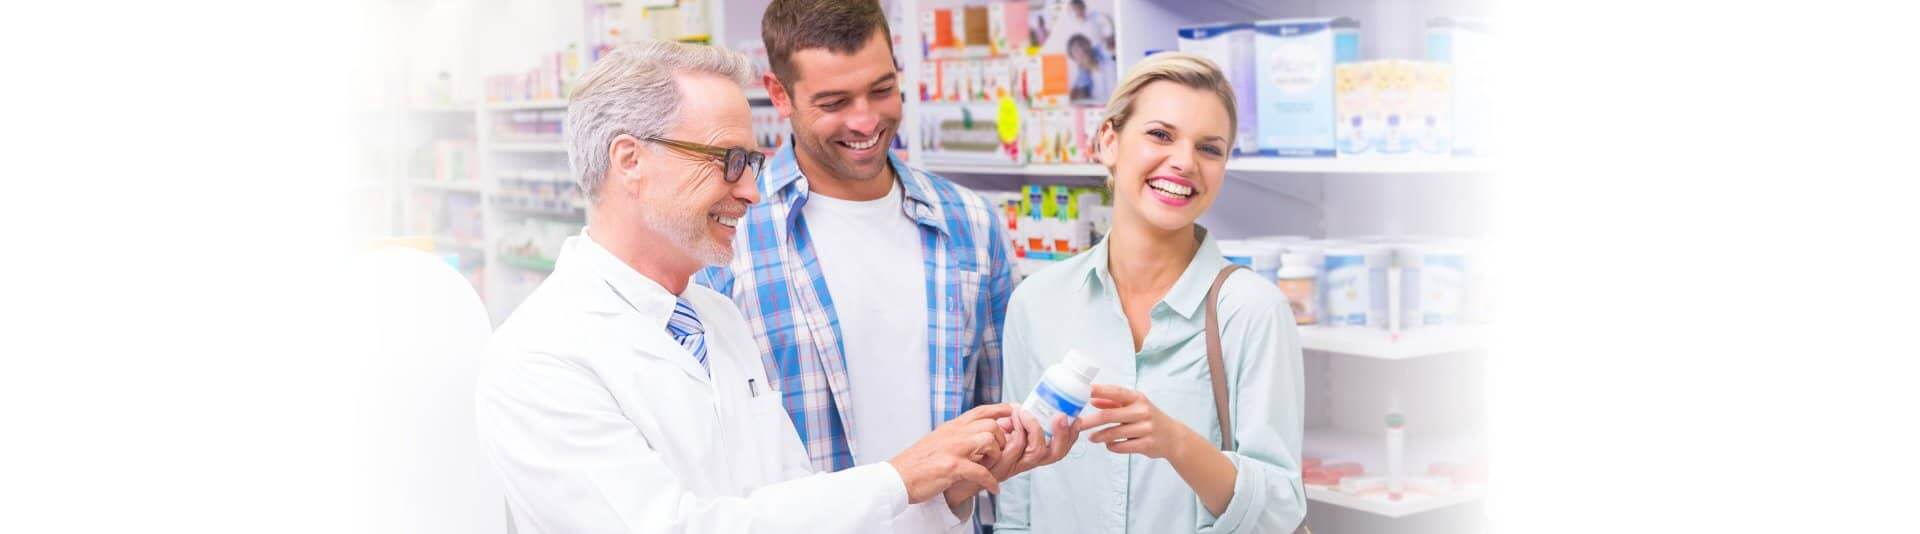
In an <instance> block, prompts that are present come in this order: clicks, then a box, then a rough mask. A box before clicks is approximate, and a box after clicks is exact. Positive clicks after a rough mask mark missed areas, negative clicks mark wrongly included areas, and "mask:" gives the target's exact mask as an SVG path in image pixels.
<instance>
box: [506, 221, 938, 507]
mask: <svg viewBox="0 0 1920 534" xmlns="http://www.w3.org/2000/svg"><path fill="white" fill-rule="evenodd" d="M684 296H685V297H686V299H687V300H688V302H689V303H690V304H691V305H692V306H693V308H694V310H695V311H696V312H697V313H698V314H699V315H700V318H701V322H702V325H703V326H704V327H705V329H706V331H707V334H706V342H707V354H708V357H707V358H708V362H709V365H710V366H711V368H712V375H711V379H709V376H708V372H707V371H706V370H704V369H701V367H700V364H699V362H697V361H696V360H694V358H693V356H692V355H691V354H689V353H688V352H687V350H686V349H684V348H682V347H681V346H680V344H679V343H677V342H675V341H674V340H673V338H672V337H670V336H668V335H667V333H666V321H667V317H668V316H670V314H671V313H672V311H673V306H674V301H675V297H674V295H672V294H669V293H667V291H666V290H665V289H664V288H662V287H661V286H660V285H659V284H657V283H655V282H654V281H652V280H650V279H647V278H646V277H644V276H641V275H640V274H639V273H638V272H636V271H634V270H633V269H632V268H631V267H629V266H627V265H626V264H625V263H623V262H620V261H619V260H617V259H615V258H614V256H613V255H612V254H611V253H609V252H607V250H606V249H605V248H602V247H601V246H599V245H598V244H595V243H593V242H592V241H591V240H590V239H589V238H588V237H587V236H586V233H585V232H582V233H581V235H579V236H576V237H572V238H569V239H568V240H567V243H566V244H565V247H564V248H563V250H562V252H561V254H560V257H559V259H558V262H557V264H556V266H555V269H554V272H553V275H552V276H550V277H549V278H548V279H547V280H546V281H545V282H544V283H542V284H540V287H539V288H538V289H536V290H535V291H534V292H533V294H532V295H531V296H529V297H528V298H527V299H526V301H525V302H524V303H522V304H521V305H520V307H519V309H518V310H516V311H515V312H514V314H513V316H512V317H510V318H509V319H508V320H507V321H506V323H505V324H502V325H501V326H500V328H499V329H498V330H497V331H496V332H495V333H494V335H493V337H492V339H491V340H490V343H489V346H488V350H487V355H486V360H487V361H486V363H485V365H484V367H483V369H482V371H481V373H480V378H479V384H478V388H477V391H476V402H477V410H478V413H477V417H478V426H479V432H480V439H481V442H482V448H483V449H484V450H485V452H486V454H487V456H488V459H489V461H490V462H491V463H492V464H493V465H494V466H495V467H496V468H497V469H496V470H497V471H498V472H499V474H500V475H501V476H502V478H503V482H504V483H505V488H506V494H507V504H508V508H509V509H510V510H511V512H512V515H513V518H514V523H515V526H516V527H517V528H518V530H519V531H520V532H522V533H526V534H537V533H575V532H662V533H665V532H889V531H900V532H942V531H964V530H970V528H971V527H970V526H969V522H967V521H963V520H962V519H961V518H958V517H955V516H954V515H953V513H952V512H951V511H949V510H948V509H947V505H946V502H945V500H944V499H942V498H938V497H936V498H934V499H932V500H930V501H928V502H924V503H921V504H918V505H911V506H909V505H908V504H907V494H906V486H905V484H904V483H903V482H902V480H901V478H900V475H899V473H898V472H897V471H895V470H894V469H893V467H892V466H891V465H889V464H887V463H884V462H883V463H876V464H870V465H865V466H860V467H855V468H852V469H848V470H845V471H841V472H837V473H831V474H818V475H816V474H813V473H812V470H811V467H810V464H809V463H808V461H807V458H806V450H805V449H804V448H803V447H802V446H801V444H800V438H799V435H798V433H796V432H795V431H794V429H793V423H792V422H791V420H789V419H788V417H787V413H786V411H785V410H784V409H783V408H782V407H781V404H780V395H779V394H778V393H776V392H774V391H772V390H771V388H768V387H767V377H766V371H765V369H764V368H763V367H762V365H761V363H760V362H761V359H760V356H759V348H758V346H757V345H756V344H755V343H754V341H753V338H752V337H751V336H752V335H753V334H752V333H751V332H750V331H749V330H748V328H749V327H748V326H747V323H746V319H744V318H743V317H742V316H741V315H740V312H739V310H737V309H735V308H734V305H733V303H732V301H730V300H729V299H727V298H726V297H724V296H721V295H720V294H719V293H715V292H713V291H712V290H710V289H707V288H705V287H700V286H690V287H688V288H687V290H686V291H685V292H684Z"/></svg>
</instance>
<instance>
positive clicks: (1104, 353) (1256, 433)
mask: <svg viewBox="0 0 1920 534" xmlns="http://www.w3.org/2000/svg"><path fill="white" fill-rule="evenodd" d="M1200 232H1202V233H1203V234H1204V232H1205V230H1204V229H1201V230H1200ZM1224 266H1226V259H1225V258H1224V257H1222V256H1221V255H1220V248H1219V245H1218V244H1217V243H1215V241H1214V239H1213V238H1212V237H1211V236H1205V237H1203V239H1202V241H1201V244H1200V251H1199V253H1198V254H1196V255H1195V256H1194V259H1193V262H1192V263H1191V264H1189V265H1188V266H1187V270H1186V272H1185V273H1182V274H1181V275H1180V279H1179V280H1178V281H1176V282H1175V283H1174V285H1173V288H1172V290H1170V291H1169V292H1168V293H1167V296H1166V297H1165V298H1164V299H1162V300H1161V301H1160V303H1159V304H1156V305H1154V307H1153V310H1152V312H1151V316H1150V317H1151V321H1152V325H1151V328H1150V330H1149V331H1148V333H1147V336H1146V340H1145V342H1144V343H1142V350H1140V351H1139V352H1138V353H1135V352H1134V351H1133V337H1132V334H1131V332H1130V331H1129V330H1128V328H1127V320H1126V316H1125V315H1124V314H1123V313H1122V312H1121V310H1120V300H1119V297H1118V295H1117V294H1116V292H1115V290H1114V285H1113V276H1112V274H1111V273H1109V272H1108V270H1107V245H1106V243H1105V242H1102V243H1101V244H1099V245H1096V246H1094V247H1093V248H1092V249H1089V250H1088V251H1086V252H1084V253H1082V254H1080V255H1078V256H1074V257H1073V258H1070V259H1067V260H1065V261H1062V262H1060V263H1059V264H1056V265H1053V266H1050V267H1047V268H1046V269H1043V270H1041V271H1040V272H1038V273H1035V274H1034V275H1033V276H1032V277H1030V278H1028V279H1027V280H1026V281H1025V282H1022V283H1021V284H1020V286H1019V287H1018V288H1017V289H1015V290H1014V292H1013V298H1012V301H1011V302H1010V303H1008V305H1007V323H1006V337H1005V345H1004V346H1005V351H1004V357H1005V361H1006V377H1005V380H1004V382H1003V384H1004V387H1005V389H1004V394H1003V396H1002V397H1001V398H1003V399H1006V400H1007V401H1008V402H1021V401H1024V400H1026V398H1027V395H1028V394H1030V393H1031V392H1032V391H1033V386H1034V384H1035V383H1036V382H1037V381H1038V380H1039V379H1040V375H1041V373H1043V372H1044V371H1045V370H1046V368H1047V366H1049V365H1052V364H1054V363H1058V362H1059V361H1060V360H1061V359H1063V358H1064V357H1065V356H1066V352H1067V350H1068V349H1078V350H1079V351H1080V352H1081V353H1082V354H1085V355H1087V356H1088V357H1090V358H1092V359H1093V361H1094V362H1096V363H1097V364H1098V365H1099V366H1100V372H1099V375H1098V376H1097V377H1096V378H1095V380H1094V382H1095V383H1100V384H1117V385H1121V386H1125V387H1128V388H1132V389H1135V390H1138V391H1140V392H1142V393H1144V394H1146V396H1147V398H1148V399H1150V400H1152V401H1153V403H1154V405H1156V406H1159V407H1160V409H1161V411H1164V412H1166V413H1167V415H1169V416H1171V417H1173V418H1174V419H1177V420H1179V421H1180V422H1182V423H1184V424H1186V425H1187V426H1188V427H1191V428H1193V430H1194V431H1195V432H1198V433H1200V434H1201V435H1203V436H1206V437H1207V438H1208V439H1210V440H1212V441H1213V442H1214V443H1216V444H1217V443H1219V440H1220V422H1219V420H1218V418H1217V417H1216V416H1215V413H1214V404H1213V386H1212V380H1211V379H1210V378H1209V377H1208V374H1207V373H1208V370H1207V347H1206V337H1205V336H1204V335H1203V334H1202V330H1203V329H1204V328H1205V322H1204V321H1205V317H1203V309H1202V304H1203V303H1202V301H1203V300H1205V299H1206V295H1207V289H1208V287H1209V286H1211V285H1212V284H1213V278H1214V276H1215V275H1216V274H1218V273H1219V272H1220V268H1221V267H1224ZM1219 310H1220V315H1221V323H1220V324H1221V331H1222V334H1223V335H1222V337H1221V346H1222V348H1223V349H1224V351H1225V355H1224V356H1225V362H1226V366H1227V370H1226V371H1227V373H1226V375H1227V381H1228V382H1227V384H1228V385H1227V388H1228V397H1229V401H1230V404H1229V406H1230V409H1231V415H1232V417H1233V427H1234V437H1235V439H1236V440H1237V441H1238V449H1237V452H1232V453H1227V457H1228V458H1230V459H1231V460H1232V461H1233V463H1234V465H1235V466H1236V467H1237V468H1238V471H1239V475H1238V478H1236V479H1235V480H1234V483H1233V484H1234V488H1233V500H1232V501H1231V502H1230V503H1229V504H1228V505H1227V509H1226V513H1224V514H1221V516H1220V517H1214V516H1213V514H1211V513H1208V512H1207V509H1206V507H1205V506H1204V505H1202V504H1201V503H1200V498H1199V496H1197V495H1195V494H1194V492H1193V489H1192V488H1190V487H1188V486H1187V484H1186V481H1184V480H1182V479H1181V478H1180V475H1179V473H1177V472H1175V471H1174V470H1173V465H1172V464H1169V463H1168V462H1167V461H1166V460H1156V459H1150V458H1147V457H1145V456H1140V455H1136V454H1124V455H1123V454H1115V453H1112V452H1109V451H1107V449H1106V447H1105V446H1103V445H1100V444H1095V443H1089V442H1087V441H1086V439H1087V438H1088V437H1090V436H1092V435H1093V432H1091V431H1089V432H1083V433H1081V435H1080V439H1081V442H1080V443H1077V444H1075V445H1074V448H1073V451H1072V452H1071V453H1068V455H1067V457H1066V458H1065V459H1062V460H1061V461H1060V462H1059V463H1056V464H1053V465H1050V466H1046V467H1042V468H1039V469H1035V470H1033V471H1030V472H1027V473H1024V474H1022V475H1020V476H1017V477H1014V478H1012V479H1010V480H1008V481H1007V482H1006V483H1005V484H1003V485H1002V487H1001V493H1000V496H999V500H998V501H997V502H998V506H997V507H996V510H995V515H996V516H997V517H996V518H995V521H994V531H995V532H1041V533H1053V532H1075V533H1081V532H1089V533H1091V532H1102V533H1143V534H1144V533H1152V534H1160V533H1167V532H1207V533H1212V532H1223V533H1224V532H1270V533H1287V532H1292V531H1293V529H1294V528H1295V527H1296V526H1298V525H1299V524H1300V521H1301V519H1302V518H1303V517H1305V515H1306V509H1307V501H1306V492H1305V490H1304V489H1303V488H1302V487H1301V482H1300V434H1301V432H1302V428H1301V427H1302V425H1303V424H1304V422H1303V419H1302V418H1303V417H1304V416H1305V415H1304V410H1303V406H1302V405H1303V403H1304V402H1305V399H1304V393H1303V392H1304V391H1305V390H1304V386H1303V384H1302V378H1301V375H1302V370H1301V360H1300V334H1299V331H1298V330H1297V329H1296V328H1295V327H1294V324H1293V312H1292V310H1291V309H1289V308H1288V306H1287V300H1286V297H1285V296H1284V295H1282V294H1281V293H1280V290H1279V289H1278V288H1276V287H1275V286H1274V285H1273V284H1271V283H1269V282H1267V281H1266V279H1264V278H1261V277H1260V276H1258V275H1256V274H1254V273H1252V272H1249V271H1241V272H1239V273H1237V274H1234V275H1233V276H1232V277H1231V278H1229V279H1228V280H1227V283H1226V285H1225V286H1224V287H1222V288H1221V290H1220V307H1219ZM1092 409H1093V408H1091V407H1089V408H1088V410H1092Z"/></svg>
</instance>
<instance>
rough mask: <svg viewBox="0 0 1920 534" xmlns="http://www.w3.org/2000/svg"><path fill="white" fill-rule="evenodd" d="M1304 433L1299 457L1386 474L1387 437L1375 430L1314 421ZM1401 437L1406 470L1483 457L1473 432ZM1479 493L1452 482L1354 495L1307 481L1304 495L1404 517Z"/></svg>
mask: <svg viewBox="0 0 1920 534" xmlns="http://www.w3.org/2000/svg"><path fill="white" fill-rule="evenodd" d="M1304 437H1305V443H1304V444H1303V447H1302V449H1303V450H1302V451H1301V453H1302V455H1303V456H1308V457H1313V458H1319V459H1320V460H1321V461H1323V462H1326V463H1329V464H1332V463H1358V464H1361V465H1362V466H1364V467H1365V468H1366V470H1367V474H1368V475H1384V474H1385V471H1386V460H1387V445H1386V436H1385V435H1384V434H1382V433H1380V432H1356V431H1352V430H1345V429H1340V428H1334V427H1325V426H1315V427H1309V428H1307V429H1306V432H1305V434H1304ZM1406 439H1407V442H1406V445H1407V446H1406V456H1405V457H1404V461H1405V462H1406V464H1405V465H1406V466H1407V467H1408V472H1407V474H1408V475H1421V474H1424V473H1426V472H1427V469H1428V467H1429V466H1431V465H1433V464H1434V463H1438V462H1447V463H1467V462H1471V461H1474V460H1477V459H1482V458H1485V453H1486V449H1485V446H1484V445H1485V442H1484V439H1483V438H1482V436H1481V435H1480V434H1479V433H1477V432H1465V433H1444V434H1439V435H1432V434H1422V433H1409V434H1408V435H1407V438H1406ZM1484 497H1486V486H1484V485H1462V486H1455V487H1454V488H1453V490H1452V491H1449V492H1446V493H1444V494H1440V495H1425V494H1409V495H1406V496H1404V497H1403V499H1402V500H1399V501H1393V500H1389V499H1387V497H1386V496H1385V495H1375V494H1372V493H1369V494H1367V495H1354V494H1351V493H1344V492H1341V491H1339V490H1336V489H1333V488H1329V487H1322V486H1314V485H1308V486H1307V499H1309V500H1313V501H1317V502H1322V503H1326V504H1331V505H1334V506H1339V507H1342V508H1351V509H1355V510H1360V511H1364V512H1368V513H1373V514H1378V515H1383V516H1387V517H1403V516H1407V515H1412V514H1417V513H1421V512H1426V511H1431V510H1436V509H1440V508H1445V507H1448V506H1454V505H1458V504H1462V503H1467V502H1473V501H1476V500H1479V499H1481V498H1484Z"/></svg>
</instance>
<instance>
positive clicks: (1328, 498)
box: [1307, 486, 1487, 517]
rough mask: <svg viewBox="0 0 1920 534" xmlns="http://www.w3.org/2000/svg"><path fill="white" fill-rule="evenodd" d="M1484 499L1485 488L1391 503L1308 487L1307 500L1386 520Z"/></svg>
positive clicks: (1471, 487)
mask: <svg viewBox="0 0 1920 534" xmlns="http://www.w3.org/2000/svg"><path fill="white" fill-rule="evenodd" d="M1486 496H1487V490H1486V488H1485V487H1484V486H1468V487H1464V488H1460V489H1459V490H1457V491H1455V492H1453V493H1449V494H1446V495H1435V496H1426V495H1418V494H1408V495H1405V496H1403V497H1404V498H1403V499H1402V500H1398V501H1390V500H1387V498H1386V496H1384V495H1380V496H1365V497H1362V496H1359V495H1349V494H1345V493H1341V492H1338V491H1334V490H1331V489H1327V488H1323V487H1320V486H1307V500H1310V501H1314V502H1319V503H1326V504H1331V505H1334V506H1338V507H1341V508H1350V509H1354V510H1359V511H1362V512H1367V513H1371V514H1377V515H1383V516H1387V517H1405V516H1409V515H1413V514H1417V513H1421V512H1428V511H1433V510H1438V509H1441V508H1446V507H1449V506H1455V505H1460V504H1465V503H1469V502H1473V501H1478V500H1480V499H1483V498H1485V497H1486Z"/></svg>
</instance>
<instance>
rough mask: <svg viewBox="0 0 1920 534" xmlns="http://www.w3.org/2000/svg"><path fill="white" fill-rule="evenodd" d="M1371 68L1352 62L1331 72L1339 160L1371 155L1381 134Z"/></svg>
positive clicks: (1370, 64) (1380, 114)
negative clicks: (1340, 158)
mask: <svg viewBox="0 0 1920 534" xmlns="http://www.w3.org/2000/svg"><path fill="white" fill-rule="evenodd" d="M1373 67H1374V65H1373V62H1355V63H1342V64H1339V65H1336V66H1334V68H1333V80H1334V83H1333V109H1334V115H1335V118H1336V120H1337V122H1336V123H1335V124H1334V144H1335V147H1336V149H1337V150H1338V152H1339V155H1340V157H1354V156H1370V155H1373V152H1374V148H1375V144H1376V143H1377V142H1378V140H1379V138H1380V136H1381V135H1382V134H1383V133H1384V132H1383V131H1382V123H1381V121H1382V120H1383V114H1382V113H1381V112H1380V103H1379V99H1378V98H1377V97H1376V96H1375V94H1374V90H1375V88H1374V85H1373V71H1374V69H1373Z"/></svg>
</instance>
